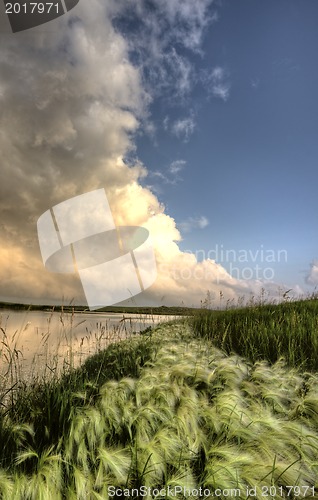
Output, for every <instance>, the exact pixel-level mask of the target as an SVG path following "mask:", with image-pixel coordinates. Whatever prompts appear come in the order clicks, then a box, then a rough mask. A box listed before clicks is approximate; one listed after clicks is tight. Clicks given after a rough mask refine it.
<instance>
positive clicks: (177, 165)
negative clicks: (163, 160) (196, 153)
mask: <svg viewBox="0 0 318 500" xmlns="http://www.w3.org/2000/svg"><path fill="white" fill-rule="evenodd" d="M186 163H187V162H186V161H185V160H175V161H173V162H172V163H170V165H169V169H168V170H169V172H170V173H171V174H173V175H176V174H178V173H179V172H181V170H183V169H184V167H185V165H186Z"/></svg>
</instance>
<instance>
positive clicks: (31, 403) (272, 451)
mask: <svg viewBox="0 0 318 500" xmlns="http://www.w3.org/2000/svg"><path fill="white" fill-rule="evenodd" d="M317 312H318V301H316V300H311V301H304V302H289V303H286V304H282V305H278V306H270V305H269V306H255V307H250V308H245V309H237V310H229V311H209V310H200V311H197V313H196V314H194V315H193V317H192V318H191V319H187V320H178V321H177V322H172V323H170V324H165V325H160V326H158V327H157V328H154V329H151V328H149V329H147V330H146V331H145V332H144V333H143V334H142V335H140V336H132V338H131V339H129V340H124V341H121V342H120V343H117V344H112V345H111V346H109V347H108V348H107V349H106V350H105V351H102V352H100V353H99V354H97V355H96V356H93V357H90V358H89V359H87V360H86V362H85V363H84V364H83V366H82V367H81V368H79V369H76V370H72V371H70V372H67V373H64V374H63V375H62V376H61V377H60V378H55V379H51V380H48V381H45V380H44V381H41V383H39V382H37V381H34V383H33V384H32V383H31V384H28V385H26V384H24V383H23V382H21V383H19V382H17V383H16V385H15V386H14V387H11V389H10V390H9V391H6V392H3V393H2V394H1V395H0V401H1V409H0V444H1V446H0V498H1V499H3V500H7V499H9V500H11V499H12V500H20V499H21V500H22V499H23V500H28V499H30V500H31V499H32V500H51V499H54V500H55V499H56V500H58V499H70V500H71V499H74V500H75V499H79V500H81V499H85V500H86V499H99V500H105V499H108V498H123V497H125V496H126V497H129V498H136V499H137V498H169V499H170V498H171V499H172V498H202V497H208V498H214V497H218V498H231V497H236V498H243V499H249V498H257V499H263V498H266V497H267V498H277V499H279V498H291V499H295V498H318V370H317V363H318V361H317V360H318V341H317V335H318V328H317V326H318V325H317V321H318V319H317V318H318V315H317ZM315 487H317V488H316V489H315Z"/></svg>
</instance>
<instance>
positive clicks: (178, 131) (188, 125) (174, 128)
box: [171, 116, 196, 142]
mask: <svg viewBox="0 0 318 500" xmlns="http://www.w3.org/2000/svg"><path fill="white" fill-rule="evenodd" d="M195 126H196V123H195V120H194V118H193V116H189V117H187V118H183V119H179V120H176V121H175V122H174V123H173V124H172V125H171V132H172V133H173V134H174V135H176V136H177V137H178V139H182V140H183V141H184V142H188V140H189V139H190V136H191V135H192V134H193V132H194V130H195Z"/></svg>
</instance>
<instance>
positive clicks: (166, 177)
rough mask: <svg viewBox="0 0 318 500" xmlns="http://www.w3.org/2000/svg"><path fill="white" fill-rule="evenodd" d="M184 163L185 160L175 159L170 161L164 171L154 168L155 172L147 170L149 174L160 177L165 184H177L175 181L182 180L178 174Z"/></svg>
mask: <svg viewBox="0 0 318 500" xmlns="http://www.w3.org/2000/svg"><path fill="white" fill-rule="evenodd" d="M186 164H187V162H186V161H185V160H175V161H173V162H172V163H170V165H169V166H168V168H167V169H166V172H165V173H163V172H160V171H158V170H156V171H155V172H149V175H150V176H154V177H157V178H159V179H161V180H162V181H163V182H165V183H166V184H177V182H179V181H180V180H182V179H181V177H180V175H179V174H180V172H181V171H182V170H183V169H184V167H185V166H186Z"/></svg>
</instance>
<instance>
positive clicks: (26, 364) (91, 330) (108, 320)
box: [0, 310, 172, 382]
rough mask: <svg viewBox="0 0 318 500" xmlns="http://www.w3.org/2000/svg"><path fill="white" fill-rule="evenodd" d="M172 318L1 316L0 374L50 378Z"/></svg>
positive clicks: (17, 313)
mask: <svg viewBox="0 0 318 500" xmlns="http://www.w3.org/2000/svg"><path fill="white" fill-rule="evenodd" d="M169 319H172V318H171V316H157V315H156V316H150V315H149V316H148V315H140V314H139V315H135V314H125V315H123V314H117V313H114V314H103V313H87V312H86V313H74V314H71V313H60V312H44V311H11V310H1V312H0V375H1V377H2V380H3V382H5V381H6V382H7V381H8V378H9V379H11V382H14V380H15V379H18V378H21V377H22V378H30V377H32V376H33V375H35V376H37V375H42V374H49V373H50V374H54V373H56V372H59V371H60V370H61V368H62V367H63V366H64V367H69V366H74V367H76V366H78V365H79V364H80V363H81V362H83V361H84V360H85V358H87V357H88V356H89V355H92V354H95V353H96V352H97V351H99V350H101V349H104V348H105V347H107V345H109V344H110V343H111V342H116V341H119V340H122V339H125V338H128V337H130V336H131V335H133V333H132V332H139V331H140V330H143V329H145V328H147V327H148V326H154V325H156V324H157V323H159V322H163V321H167V320H169Z"/></svg>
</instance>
